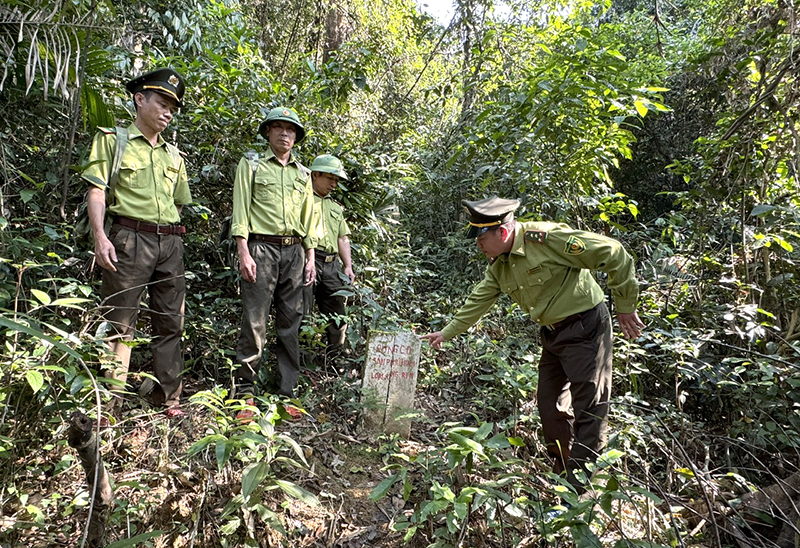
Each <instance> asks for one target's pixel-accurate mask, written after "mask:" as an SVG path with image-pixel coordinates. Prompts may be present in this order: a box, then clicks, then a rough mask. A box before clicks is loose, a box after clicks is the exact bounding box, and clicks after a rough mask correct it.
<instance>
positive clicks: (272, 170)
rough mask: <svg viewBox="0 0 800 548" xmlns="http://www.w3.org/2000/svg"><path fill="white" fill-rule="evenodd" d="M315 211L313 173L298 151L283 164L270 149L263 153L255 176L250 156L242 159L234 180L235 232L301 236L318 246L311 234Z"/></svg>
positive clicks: (308, 244)
mask: <svg viewBox="0 0 800 548" xmlns="http://www.w3.org/2000/svg"><path fill="white" fill-rule="evenodd" d="M313 213H314V195H313V189H312V187H311V177H310V173H309V171H308V170H307V169H306V168H305V167H303V166H302V164H300V162H298V161H297V159H296V158H295V157H294V155H292V157H291V159H290V160H289V163H288V164H287V165H285V166H283V165H281V163H280V162H279V161H278V159H277V158H276V157H275V154H274V153H273V152H272V149H269V150H268V151H267V152H266V153H265V154H263V155H259V159H258V168H257V169H256V172H255V177H253V170H252V168H251V167H250V162H249V161H248V159H247V158H246V157H245V158H242V159H241V161H240V162H239V166H238V167H237V168H236V178H235V179H234V181H233V216H232V219H231V236H240V237H242V238H245V239H246V238H247V237H248V236H249V235H250V233H251V232H252V233H254V234H264V235H267V236H299V237H301V238H303V247H304V248H305V249H311V248H313V247H315V246H316V241H315V240H314V239H313V238H312V236H311V234H310V232H311V221H312V216H313Z"/></svg>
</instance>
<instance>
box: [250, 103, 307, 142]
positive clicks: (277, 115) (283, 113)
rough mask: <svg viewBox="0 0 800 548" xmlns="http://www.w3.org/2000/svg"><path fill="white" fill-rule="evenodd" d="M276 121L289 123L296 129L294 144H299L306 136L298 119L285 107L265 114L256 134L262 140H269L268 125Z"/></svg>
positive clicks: (295, 114)
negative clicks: (258, 134) (259, 135)
mask: <svg viewBox="0 0 800 548" xmlns="http://www.w3.org/2000/svg"><path fill="white" fill-rule="evenodd" d="M278 120H283V121H284V122H291V123H293V124H294V126H295V127H296V128H297V137H296V138H295V140H294V142H295V143H299V142H300V141H302V140H303V138H304V137H305V136H306V128H304V127H303V124H301V123H300V117H299V116H297V113H296V112H295V111H294V110H292V109H290V108H287V107H275V108H273V109H272V110H270V111H269V113H267V117H266V119H264V121H263V122H261V125H259V126H258V132H259V133H260V134H261V136H262V137H263V138H264V139H269V125H270V124H271V123H272V122H277V121H278Z"/></svg>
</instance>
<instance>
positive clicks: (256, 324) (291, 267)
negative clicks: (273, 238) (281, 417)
mask: <svg viewBox="0 0 800 548" xmlns="http://www.w3.org/2000/svg"><path fill="white" fill-rule="evenodd" d="M247 245H248V248H249V249H250V255H251V256H252V258H253V260H254V261H255V263H256V281H255V283H250V282H246V281H244V280H242V283H241V288H242V326H241V332H240V334H239V342H238V344H237V345H236V361H237V363H238V364H239V367H238V368H237V370H236V378H237V381H236V382H237V385H238V386H237V388H238V389H239V390H240V392H244V393H248V392H250V393H252V391H253V390H254V389H255V385H256V383H257V380H258V371H259V369H260V364H261V356H262V354H263V351H264V344H265V341H266V334H267V319H268V316H269V311H270V307H271V306H272V302H273V300H274V302H275V331H276V335H277V339H278V345H277V349H276V357H277V361H278V373H279V375H280V380H279V383H278V393H279V394H283V395H284V396H289V397H292V396H294V389H295V387H296V386H297V379H298V377H299V376H300V340H299V331H300V322H301V321H302V320H303V267H304V264H305V252H304V250H303V247H302V246H301V245H300V244H292V245H284V246H281V245H278V244H272V243H267V242H252V241H251V242H248V244H247Z"/></svg>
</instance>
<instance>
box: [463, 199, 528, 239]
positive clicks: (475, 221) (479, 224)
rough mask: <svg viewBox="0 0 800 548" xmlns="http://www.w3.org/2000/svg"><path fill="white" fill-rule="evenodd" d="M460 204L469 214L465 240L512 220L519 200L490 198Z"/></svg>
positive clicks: (465, 201)
mask: <svg viewBox="0 0 800 548" xmlns="http://www.w3.org/2000/svg"><path fill="white" fill-rule="evenodd" d="M461 204H462V205H463V206H464V207H465V208H467V212H468V213H469V232H467V238H475V237H476V236H479V235H481V234H482V233H484V232H486V230H487V229H489V228H492V227H494V226H500V225H501V224H503V223H505V222H506V221H510V220H511V219H513V218H514V210H516V209H517V208H518V207H519V200H508V199H506V198H498V197H497V196H491V197H489V198H485V199H483V200H477V201H473V202H471V201H469V200H462V201H461Z"/></svg>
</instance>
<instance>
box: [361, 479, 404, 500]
mask: <svg viewBox="0 0 800 548" xmlns="http://www.w3.org/2000/svg"><path fill="white" fill-rule="evenodd" d="M398 479H400V475H399V474H392V475H391V476H389V477H388V478H384V479H383V480H382V481H381V482H380V483H379V484H378V485H376V486H375V489H373V490H372V492H371V493H370V494H369V499H370V500H378V499H379V498H382V497H384V496H385V495H386V493H388V492H389V489H391V487H392V485H394V484H395V482H397V480H398Z"/></svg>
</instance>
